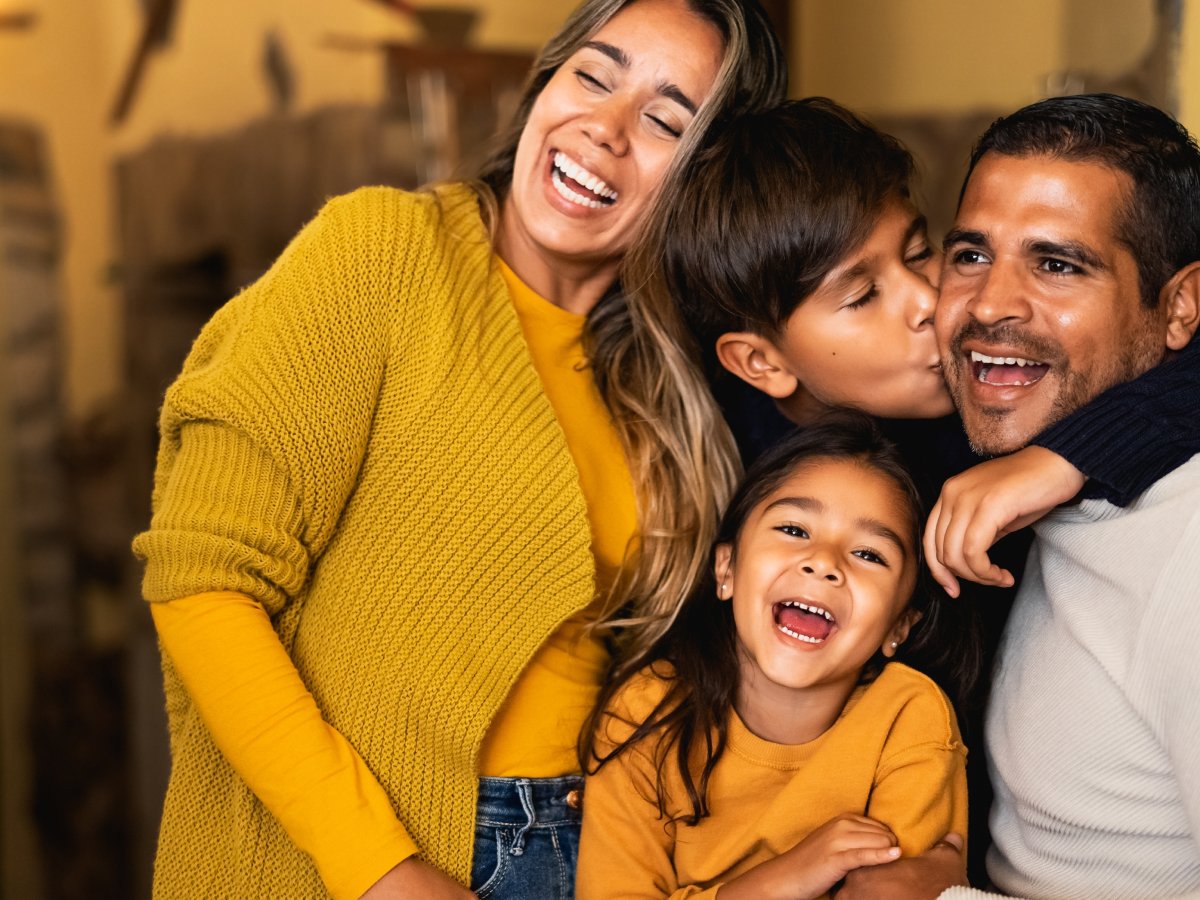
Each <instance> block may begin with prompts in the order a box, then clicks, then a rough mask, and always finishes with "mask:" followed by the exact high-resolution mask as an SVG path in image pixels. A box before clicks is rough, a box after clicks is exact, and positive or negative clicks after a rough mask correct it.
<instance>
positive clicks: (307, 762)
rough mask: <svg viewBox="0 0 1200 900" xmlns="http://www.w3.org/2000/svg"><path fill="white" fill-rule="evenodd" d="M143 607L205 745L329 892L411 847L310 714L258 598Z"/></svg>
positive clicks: (368, 879)
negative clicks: (205, 734) (207, 737)
mask: <svg viewBox="0 0 1200 900" xmlns="http://www.w3.org/2000/svg"><path fill="white" fill-rule="evenodd" d="M151 612H152V615H153V617H154V624H155V627H156V628H157V630H158V635H159V640H160V641H161V642H162V647H163V650H164V652H165V653H166V654H167V655H168V656H169V657H170V659H171V661H172V663H174V665H175V668H176V671H178V673H179V676H180V678H181V679H182V680H183V683H184V685H185V686H186V687H187V690H188V694H189V695H190V696H191V698H192V701H193V702H194V703H195V704H196V708H197V710H198V711H199V713H200V717H201V718H202V719H203V720H204V724H205V725H206V727H207V728H208V730H209V732H210V733H211V734H212V737H213V741H214V743H215V744H216V745H217V747H218V748H219V749H220V750H221V752H222V753H223V754H224V755H225V758H226V759H227V760H228V761H229V764H230V765H231V766H232V767H233V769H234V771H236V772H237V773H238V775H239V776H240V777H241V778H242V780H243V781H245V782H246V784H247V786H248V787H249V788H250V789H251V790H252V791H253V792H254V794H255V796H257V797H258V798H259V800H261V801H262V803H263V805H264V806H266V807H267V809H268V810H270V811H271V814H272V815H274V816H275V818H277V819H278V820H279V822H280V824H281V825H283V828H284V830H285V831H287V833H288V836H289V837H290V838H291V839H292V841H293V842H294V843H295V844H296V846H298V847H299V848H300V849H301V850H303V851H305V852H306V853H308V854H309V855H310V856H311V857H312V858H313V861H314V862H315V864H316V866H317V869H318V871H319V872H320V873H321V878H322V879H323V880H324V882H325V884H326V886H327V887H328V888H329V891H330V893H332V894H333V896H334V897H335V898H339V900H340V898H348V900H349V898H356V897H359V896H360V895H361V894H362V893H363V892H364V891H366V889H367V888H369V887H370V886H371V885H372V884H374V883H375V882H376V881H378V880H379V879H380V878H381V877H382V876H383V875H384V874H385V873H386V872H387V871H388V870H389V869H391V868H392V867H393V866H394V865H396V864H397V863H399V862H401V861H403V860H404V859H406V858H408V857H409V856H411V855H412V854H414V853H415V852H416V846H415V844H414V843H413V841H412V839H411V838H410V837H409V835H408V833H407V831H405V829H404V826H403V825H401V824H400V822H399V820H398V819H397V818H396V814H395V812H394V811H393V810H392V807H391V803H390V802H389V800H388V797H387V795H386V793H385V792H384V790H383V788H382V787H380V785H379V783H378V781H376V779H375V777H374V775H372V773H371V771H370V769H368V768H367V765H366V763H365V762H364V761H363V759H362V757H360V756H359V755H358V753H356V752H355V750H354V748H353V747H351V746H350V743H349V742H348V741H347V740H346V739H345V737H343V736H342V735H341V734H340V733H339V732H338V731H337V730H335V729H334V728H333V727H332V726H330V725H329V724H328V723H327V722H325V720H324V719H323V718H322V717H321V711H320V710H319V709H318V708H317V704H316V701H315V700H314V699H313V697H312V694H310V693H309V692H308V690H307V689H306V688H305V686H304V683H303V681H301V679H300V674H299V673H298V672H297V671H296V667H295V666H294V665H293V664H292V661H291V659H290V658H289V657H288V655H287V653H286V652H284V649H283V646H282V645H281V644H280V643H279V638H278V637H277V636H276V634H275V630H274V629H273V628H272V627H271V622H270V619H269V618H268V617H267V614H266V612H265V611H264V610H263V608H262V606H260V605H259V604H258V603H256V602H255V601H254V600H252V599H251V598H249V597H247V596H244V595H242V594H236V593H211V594H198V595H196V596H192V597H186V598H183V599H180V600H173V601H169V602H166V603H155V604H152V606H151Z"/></svg>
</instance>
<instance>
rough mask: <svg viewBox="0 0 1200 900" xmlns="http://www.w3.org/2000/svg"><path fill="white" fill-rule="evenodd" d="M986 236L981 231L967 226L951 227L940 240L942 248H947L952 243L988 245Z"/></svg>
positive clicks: (976, 245) (977, 245)
mask: <svg viewBox="0 0 1200 900" xmlns="http://www.w3.org/2000/svg"><path fill="white" fill-rule="evenodd" d="M988 243H989V242H988V236H987V235H986V234H984V233H983V232H982V231H973V230H972V229H969V228H951V229H950V231H949V232H947V233H946V237H945V239H944V240H943V241H942V249H943V250H949V249H950V247H951V246H953V245H954V244H971V245H973V246H975V247H986V246H988Z"/></svg>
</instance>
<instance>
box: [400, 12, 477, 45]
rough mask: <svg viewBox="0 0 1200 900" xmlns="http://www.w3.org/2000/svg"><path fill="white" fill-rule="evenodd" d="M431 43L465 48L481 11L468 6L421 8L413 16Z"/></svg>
mask: <svg viewBox="0 0 1200 900" xmlns="http://www.w3.org/2000/svg"><path fill="white" fill-rule="evenodd" d="M413 15H414V16H415V17H416V19H417V23H418V24H419V25H420V26H421V30H422V31H424V32H425V37H426V38H427V39H428V41H429V43H431V44H437V45H439V46H442V47H465V46H466V44H467V38H469V37H470V36H471V31H472V30H474V28H475V23H476V22H477V21H479V10H477V9H472V8H471V7H468V6H421V7H418V8H417V10H416V11H415V12H414V14H413Z"/></svg>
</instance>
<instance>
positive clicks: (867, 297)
mask: <svg viewBox="0 0 1200 900" xmlns="http://www.w3.org/2000/svg"><path fill="white" fill-rule="evenodd" d="M878 296H879V289H878V288H876V287H875V285H871V289H870V290H869V291H867V292H866V293H865V294H863V295H862V296H861V297H859V298H858V299H857V300H852V301H851V302H849V303H847V304H846V305H845V306H843V307H842V309H862V307H864V306H866V305H867V304H868V303H870V302H871V301H872V300H874V299H875V298H876V297H878Z"/></svg>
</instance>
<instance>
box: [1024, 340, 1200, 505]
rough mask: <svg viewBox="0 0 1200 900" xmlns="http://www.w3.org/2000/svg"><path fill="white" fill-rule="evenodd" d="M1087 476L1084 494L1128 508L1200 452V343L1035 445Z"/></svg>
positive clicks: (1095, 403)
mask: <svg viewBox="0 0 1200 900" xmlns="http://www.w3.org/2000/svg"><path fill="white" fill-rule="evenodd" d="M1033 443H1034V444H1037V445H1038V446H1041V447H1045V448H1046V449H1047V450H1051V451H1053V452H1054V453H1057V454H1058V455H1059V456H1061V457H1063V458H1064V459H1066V460H1067V461H1068V462H1069V463H1071V465H1073V466H1075V468H1077V469H1078V470H1079V471H1081V472H1082V473H1083V474H1084V475H1086V476H1087V477H1088V479H1089V484H1088V486H1087V487H1085V488H1084V495H1085V496H1090V497H1100V498H1103V499H1105V500H1108V501H1109V502H1110V503H1114V504H1116V505H1117V506H1127V505H1129V503H1131V502H1132V501H1133V499H1134V498H1135V497H1137V496H1138V495H1139V494H1141V493H1143V492H1144V491H1145V490H1146V489H1147V488H1148V487H1150V485H1152V484H1153V483H1154V482H1156V481H1157V480H1158V479H1160V478H1161V477H1162V476H1164V475H1166V474H1167V473H1168V472H1170V471H1172V470H1173V469H1175V468H1177V467H1178V466H1180V465H1181V464H1182V463H1184V462H1186V461H1187V460H1188V459H1189V458H1191V457H1192V456H1194V455H1195V454H1196V453H1200V341H1197V340H1192V342H1191V343H1190V344H1188V346H1187V347H1185V348H1184V349H1183V350H1182V351H1181V352H1180V353H1179V354H1178V355H1177V356H1175V357H1174V358H1173V359H1170V360H1168V361H1167V362H1164V363H1162V364H1161V365H1158V366H1155V367H1154V368H1152V369H1150V370H1149V371H1147V372H1145V373H1143V374H1142V375H1141V376H1140V377H1138V378H1135V379H1134V380H1133V381H1127V382H1124V383H1122V384H1118V385H1115V386H1114V387H1111V388H1109V389H1108V390H1107V391H1105V392H1104V393H1102V394H1100V395H1099V396H1098V397H1096V398H1095V399H1094V400H1092V402H1091V403H1089V404H1087V405H1086V406H1084V407H1081V408H1080V409H1078V410H1076V411H1075V412H1073V413H1072V414H1071V415H1069V416H1067V417H1066V418H1065V419H1062V420H1061V421H1059V422H1056V423H1054V424H1053V425H1051V426H1050V427H1049V428H1047V429H1046V430H1045V431H1043V432H1042V433H1041V434H1040V435H1038V436H1037V437H1036V438H1034V440H1033Z"/></svg>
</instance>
